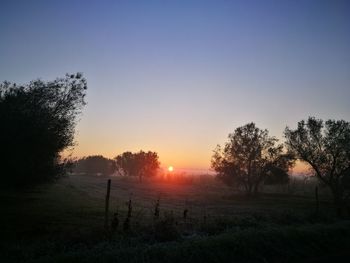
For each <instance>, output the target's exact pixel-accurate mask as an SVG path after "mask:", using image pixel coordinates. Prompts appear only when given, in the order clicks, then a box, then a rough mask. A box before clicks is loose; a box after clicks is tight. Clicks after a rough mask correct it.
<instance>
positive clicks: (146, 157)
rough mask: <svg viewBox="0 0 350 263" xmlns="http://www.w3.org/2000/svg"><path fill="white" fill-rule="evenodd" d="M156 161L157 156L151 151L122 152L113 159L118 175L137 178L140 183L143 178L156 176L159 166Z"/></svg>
mask: <svg viewBox="0 0 350 263" xmlns="http://www.w3.org/2000/svg"><path fill="white" fill-rule="evenodd" d="M158 159H159V157H158V154H157V153H156V152H151V151H148V152H144V151H139V152H137V153H132V152H124V153H123V154H121V155H118V156H117V157H115V161H116V166H117V169H118V171H119V172H120V173H122V174H124V175H126V176H138V177H139V179H140V181H141V180H142V178H143V177H150V176H154V175H156V173H157V170H158V169H159V165H160V163H159V160H158Z"/></svg>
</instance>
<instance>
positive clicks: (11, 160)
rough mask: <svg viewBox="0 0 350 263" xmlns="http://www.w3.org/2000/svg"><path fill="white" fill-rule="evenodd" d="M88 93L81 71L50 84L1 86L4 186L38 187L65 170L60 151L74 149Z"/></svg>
mask: <svg viewBox="0 0 350 263" xmlns="http://www.w3.org/2000/svg"><path fill="white" fill-rule="evenodd" d="M85 93H86V80H85V79H84V78H83V76H82V74H80V73H77V74H72V75H66V76H65V77H63V78H58V79H56V80H54V81H49V82H44V81H42V80H35V81H32V82H30V83H29V84H26V85H16V84H12V83H9V82H4V83H2V84H0V123H1V129H0V137H1V139H2V143H1V147H0V161H1V169H2V172H1V176H2V178H1V182H2V183H4V182H5V183H8V184H12V185H27V184H36V183H40V182H45V181H50V180H53V179H55V178H57V177H58V176H59V175H60V174H62V173H63V172H64V167H65V166H64V164H63V163H62V159H61V158H60V153H61V152H62V151H63V150H65V149H67V148H68V147H72V146H73V145H74V132H75V126H76V122H77V116H78V115H79V113H80V112H81V110H82V107H83V106H84V105H85V101H84V97H85Z"/></svg>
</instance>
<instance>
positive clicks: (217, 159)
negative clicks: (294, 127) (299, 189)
mask: <svg viewBox="0 0 350 263" xmlns="http://www.w3.org/2000/svg"><path fill="white" fill-rule="evenodd" d="M228 138H229V142H227V143H226V144H225V147H224V148H223V149H222V148H221V147H220V146H218V147H217V148H216V150H215V151H214V155H213V158H212V162H211V164H212V168H213V169H214V170H215V172H216V173H217V177H218V178H219V179H220V180H222V181H223V182H225V183H227V184H230V185H232V184H235V185H237V186H239V187H241V186H242V187H244V189H245V191H246V193H248V194H251V193H254V194H256V193H257V192H258V190H259V186H260V185H261V184H262V183H263V182H264V181H265V180H267V179H270V180H269V183H273V182H288V174H287V172H288V169H289V168H290V167H291V166H292V165H293V158H292V156H291V155H288V154H284V153H283V145H282V144H279V145H277V142H278V140H277V139H276V138H275V137H270V136H269V134H268V131H267V130H261V129H259V128H258V127H256V126H255V124H254V123H249V124H246V125H244V126H242V127H238V128H237V129H236V130H235V131H234V133H231V134H229V136H228Z"/></svg>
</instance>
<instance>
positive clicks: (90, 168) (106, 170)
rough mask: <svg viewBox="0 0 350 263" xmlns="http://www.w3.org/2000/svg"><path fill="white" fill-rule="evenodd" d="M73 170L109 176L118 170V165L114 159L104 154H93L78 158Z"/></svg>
mask: <svg viewBox="0 0 350 263" xmlns="http://www.w3.org/2000/svg"><path fill="white" fill-rule="evenodd" d="M73 171H74V172H75V173H84V174H94V175H102V176H107V175H111V174H113V173H114V172H115V171H116V165H115V162H114V160H111V159H108V158H105V157H103V156H102V155H93V156H87V157H84V158H81V159H79V160H77V161H76V162H75V163H74V169H73Z"/></svg>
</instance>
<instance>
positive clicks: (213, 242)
mask: <svg viewBox="0 0 350 263" xmlns="http://www.w3.org/2000/svg"><path fill="white" fill-rule="evenodd" d="M106 185H107V178H101V177H93V176H81V175H80V176H78V175H74V176H70V177H69V178H64V179H62V180H60V181H59V182H57V183H55V184H53V185H45V186H40V187H36V188H34V189H24V190H22V191H10V190H5V189H3V190H2V191H1V210H2V213H1V226H2V230H1V254H2V256H1V257H2V259H3V261H1V262H199V261H201V262H222V261H233V260H234V261H235V262H280V261H281V260H283V262H300V261H301V262H327V261H326V260H336V259H337V260H338V259H339V260H340V258H341V257H346V256H349V253H348V252H347V251H348V249H349V248H350V247H349V246H350V245H349V244H350V242H349V241H350V222H348V221H346V220H338V219H336V218H335V216H334V211H333V208H332V203H331V201H330V199H329V196H328V195H327V192H326V190H321V198H320V199H321V202H320V211H319V212H318V213H316V204H315V200H314V196H313V191H312V187H310V188H311V189H308V188H305V187H299V188H298V187H294V188H295V189H293V191H290V189H289V191H284V190H283V189H282V188H275V189H269V188H265V191H264V193H261V194H260V196H259V197H258V198H247V197H246V196H244V195H242V194H239V193H236V192H234V191H233V190H232V189H231V188H229V187H226V186H224V185H222V184H221V183H220V182H217V181H215V180H213V179H211V178H209V177H197V178H194V179H193V178H192V179H188V180H178V181H176V180H173V181H170V182H169V181H166V180H154V179H148V180H144V181H143V182H142V183H140V182H138V181H137V180H134V179H130V178H121V177H114V178H112V187H111V197H110V217H112V214H113V213H114V212H115V211H118V219H119V225H118V229H117V230H116V231H115V232H114V233H110V232H107V233H106V232H105V230H104V228H103V226H104V200H105V194H106ZM129 199H131V200H132V216H131V220H130V229H129V230H128V231H126V230H123V222H124V220H125V218H126V217H127V210H128V206H127V204H128V201H129ZM157 199H159V211H160V216H159V218H156V219H155V218H154V211H155V204H156V202H157ZM185 209H187V210H188V216H187V217H186V218H185V219H184V217H183V212H184V210H185Z"/></svg>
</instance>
